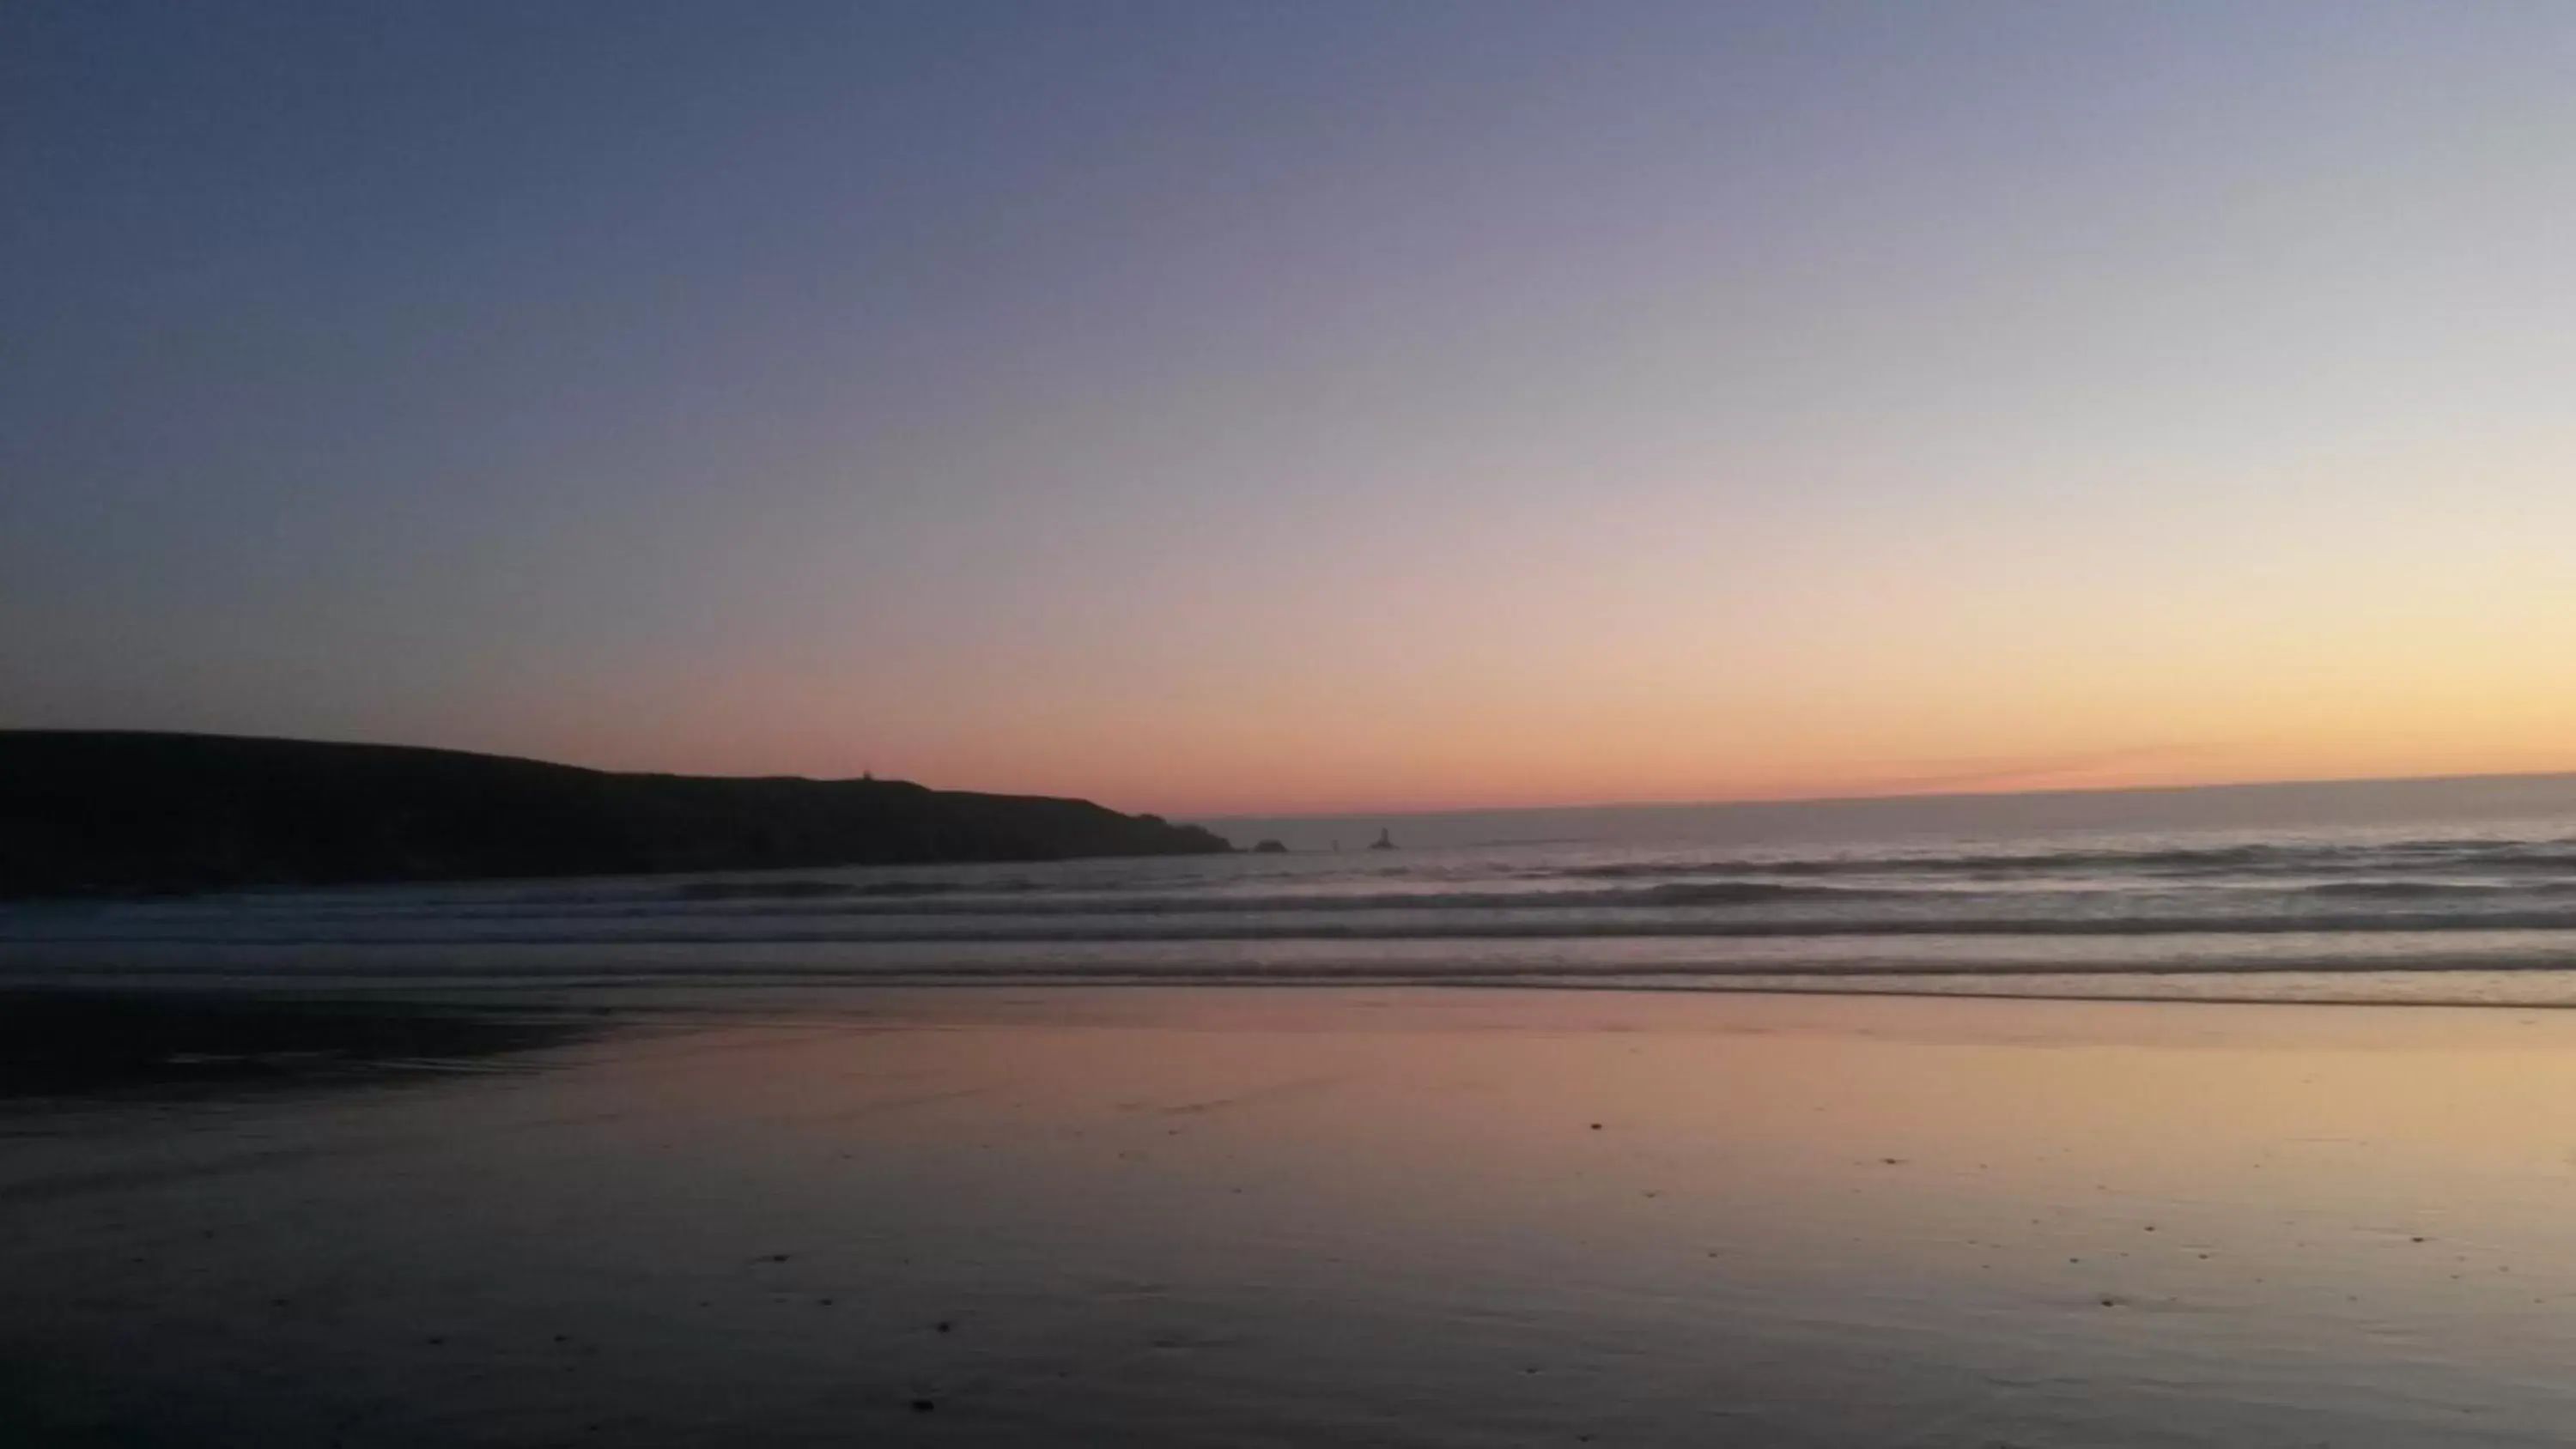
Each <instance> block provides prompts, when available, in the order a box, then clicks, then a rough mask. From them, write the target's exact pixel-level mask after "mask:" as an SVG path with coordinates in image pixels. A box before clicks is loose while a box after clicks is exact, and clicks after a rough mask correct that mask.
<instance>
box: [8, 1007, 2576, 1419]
mask: <svg viewBox="0 0 2576 1449" xmlns="http://www.w3.org/2000/svg"><path fill="white" fill-rule="evenodd" d="M692 1001H693V1004H691V1005H689V1006H686V1007H674V1006H672V1005H670V1004H669V1002H667V1001H658V1002H657V1001H655V1000H651V999H645V998H628V999H625V1000H623V1001H621V1002H619V1004H618V1009H619V1013H620V1014H619V1016H618V1017H617V1025H616V1027H615V1029H614V1030H612V1031H611V1032H610V1033H609V1034H607V1035H604V1036H598V1037H594V1038H591V1039H588V1040H585V1041H580V1042H576V1043H573V1044H569V1045H565V1044H554V1045H540V1046H538V1047H536V1048H535V1049H533V1050H528V1051H523V1052H518V1053H515V1054H511V1055H508V1056H505V1057H496V1058H489V1059H483V1060H482V1061H481V1062H480V1065H482V1066H484V1067H486V1068H490V1070H485V1071H481V1072H475V1073H448V1074H443V1075H441V1074H434V1073H421V1074H415V1075H413V1076H409V1077H406V1078H403V1079H401V1081H400V1082H399V1083H398V1084H394V1085H386V1084H384V1083H382V1082H381V1081H377V1080H373V1079H370V1080H369V1081H366V1082H360V1083H357V1084H341V1085H334V1086H329V1087H327V1088H326V1087H323V1086H314V1087H311V1088H309V1089H289V1090H283V1091H275V1092H267V1093H257V1094H249V1095H229V1096H214V1097H208V1096H204V1095H192V1096H187V1097H184V1098H171V1097H167V1096H154V1095H149V1094H147V1095H143V1096H139V1097H138V1096H134V1095H131V1094H128V1095H122V1096H116V1097H111V1098H98V1097H66V1096H54V1097H48V1098H28V1099H22V1100H21V1101H19V1102H18V1103H16V1104H15V1105H14V1106H11V1107H9V1108H8V1109H6V1111H5V1112H0V1132H5V1133H6V1134H7V1135H6V1141H7V1144H8V1145H7V1150H6V1152H5V1154H0V1283H5V1284H6V1285H7V1288H8V1297H9V1301H10V1302H11V1303H12V1304H13V1305H14V1306H15V1309H16V1311H15V1312H13V1313H12V1314H11V1315H9V1316H8V1318H7V1320H6V1322H5V1325H0V1397H5V1401H6V1402H7V1403H9V1404H10V1405H11V1406H12V1417H13V1419H14V1420H15V1421H16V1422H17V1423H19V1424H22V1425H29V1426H33V1428H32V1429H31V1430H30V1432H31V1433H33V1434H34V1435H35V1437H36V1441H37V1442H137V1441H142V1442H191V1443H202V1442H236V1443H284V1444H298V1443H314V1444H319V1443H325V1442H331V1441H334V1440H347V1441H350V1442H367V1443H378V1444H403V1443H421V1444H427V1443H454V1442H481V1443H511V1444H518V1443H528V1444H534V1443H563V1442H573V1441H579V1440H584V1439H596V1440H600V1441H603V1442H625V1443H685V1442H709V1441H713V1440H746V1441H747V1440H760V1441H767V1442H779V1441H787V1442H822V1441H827V1440H828V1441H831V1442H850V1441H853V1440H856V1441H859V1442H881V1441H888V1440H892V1441H898V1442H922V1443H936V1442H971V1443H1105V1442H1123V1443H1171V1444H1183V1443H1206V1442H1212V1441H1214V1442H1236V1443H1325V1442H1372V1443H1391V1444H1420V1445H1453V1444H1504V1443H1508V1444H1551V1443H1575V1442H1585V1441H1587V1440H1588V1442H1592V1443H1598V1444H1619V1443H1628V1444H1638V1443H1653V1444H1683V1443H1711V1442H1715V1443H1743V1444H1802V1443H1804V1444H1978V1445H1986V1444H1994V1443H2006V1444H2014V1445H2101V1444H2175V1445H2186V1444H2189V1445H2204V1444H2205V1445H2219V1444H2230V1445H2233V1444H2247V1443H2300V1444H2306V1443H2318V1442H2331V1443H2335V1444H2414V1445H2421V1444H2506V1443H2530V1444H2539V1443H2554V1442H2560V1441H2561V1439H2562V1437H2563V1433H2564V1426H2565V1425H2566V1424H2568V1423H2570V1422H2576V1388H2571V1387H2570V1386H2569V1385H2568V1384H2567V1383H2566V1382H2565V1380H2564V1378H2563V1367H2564V1365H2565V1364H2566V1363H2567V1362H2568V1361H2570V1357H2571V1354H2576V1226H2571V1225H2576V1128H2571V1127H2570V1125H2569V1124H2570V1122H2571V1121H2576V1118H2571V1117H2570V1115H2569V1110H2570V1108H2571V1107H2576V1018H2571V1017H2567V1016H2565V1015H2563V1014H2561V1013H2555V1012H2544V1013H2513V1012H2504V1011H2449V1010H2423V1011H2390V1010H2385V1009H2360V1008H2321V1007H2241V1006H2239V1007H2206V1006H2190V1005H2137V1004H2104V1003H2038V1002H2000V1001H1933V1000H1901V999H1880V1000H1872V999H1817V998H1770V997H1759V996H1738V997H1672V996H1651V995H1637V994H1629V993H1586V994H1568V993H1538V992H1481V993H1458V992H1421V991H1393V992H1390V991H1356V990H1353V991H1320V990H1319V991H1304V992H1291V993H1280V992H1267V991H1257V990H1243V989H1237V990H1230V991H1223V992H1191V991H1173V992H1165V991H1125V992H1105V991H1084V990H1068V989H1060V988H1059V989H1050V990H1047V991H1040V992H1011V991H955V990H948V991H935V992H912V993H900V992H885V991H872V992H854V993H846V994H837V995H835V994H824V993H815V992H810V991H808V992H802V993H791V994H786V995H780V996H772V997H763V996H758V995H749V994H747V995H743V996H739V997H735V998H732V999H730V1000H729V1001H728V1002H727V1003H726V1004H725V1005H724V1006H723V1007H722V1008H721V1009H715V1008H711V1007H710V1005H709V1004H708V1002H707V1001H706V999H705V998H704V997H702V996H701V997H695V998H692ZM513 1009H517V1008H513Z"/></svg>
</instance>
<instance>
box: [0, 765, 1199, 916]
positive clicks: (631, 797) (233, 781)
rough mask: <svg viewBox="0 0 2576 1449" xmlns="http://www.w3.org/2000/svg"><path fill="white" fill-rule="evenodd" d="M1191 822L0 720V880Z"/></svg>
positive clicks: (873, 846)
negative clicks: (9, 726) (1, 726)
mask: <svg viewBox="0 0 2576 1449" xmlns="http://www.w3.org/2000/svg"><path fill="white" fill-rule="evenodd" d="M1230 848H1231V847H1229V846H1228V845H1227V844H1226V842H1225V841H1224V840H1223V839H1222V838H1221V837H1219V836H1217V835H1215V834H1213V833H1211V832H1209V831H1206V830H1202V829H1199V828H1198V827H1196V826H1188V825H1173V824H1170V823H1169V822H1167V821H1164V820H1162V819H1161V818H1159V817H1157V816H1152V815H1121V814H1119V813H1118V812H1117V811H1114V810H1110V809H1107V808H1105V807H1102V806H1099V805H1094V804H1092V803H1091V802H1090V801H1087V800H1060V799H1052V798H1048V797H1045V796H1036V795H979V794H971V793H967V792H964V791H956V790H932V789H929V788H927V787H924V786H921V785H914V784H908V783H905V782H903V781H899V780H876V779H863V780H807V779H799V778H765V779H747V778H714V777H705V776H690V775H634V774H612V773H609V772H606V771H601V770H585V769H581V768H578V767H576V766H572V765H554V764H546V763H543V762H540V761H536V760H519V759H510V758H507V757H504V756H499V755H476V754H467V753H464V752H462V751H456V750H433V749H418V748H412V747H408V746H400V745H350V744H322V743H315V742H311V741H303V740H276V739H252V738H243V737H239V736H229V735H193V734H158V733H145V732H129V731H105V730H96V731H94V730H0V896H52V895H83V894H102V893H123V892H135V891H194V890H219V889H225V888H229V887H237V886H261V885H341V884H359V883H365V882H380V881H432V880H467V879H476V878H489V877H509V876H564V875H625V874H641V873H647V872H663V871H698V870H764V869H773V868H791V867H815V866H833V865H910V864H936V863H945V862H965V861H1038V860H1064V859H1071V858H1075V857H1080V856H1109V855H1195V854H1213V853H1217V852H1222V851H1225V850H1228V849H1230Z"/></svg>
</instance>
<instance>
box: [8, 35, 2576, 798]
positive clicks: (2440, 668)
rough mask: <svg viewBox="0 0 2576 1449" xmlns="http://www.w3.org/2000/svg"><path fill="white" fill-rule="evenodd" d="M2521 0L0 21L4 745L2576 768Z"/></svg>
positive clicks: (1629, 770)
mask: <svg viewBox="0 0 2576 1449" xmlns="http://www.w3.org/2000/svg"><path fill="white" fill-rule="evenodd" d="M2570 75H2576V6H2569V5H2564V4H2558V3H2554V0H2551V3H2531V4H2476V3H2439V4H2436V3H2425V4H2407V5H2384V4H2371V3H2361V0H2328V3H2313V4H2298V3H2287V0H2280V3H2256V4H2240V3H2229V4H2215V3H2213V4H2193V3H2158V4H2137V5H2126V6H2115V5H2075V6H2069V5H2062V4H2055V3H2034V4H2000V3H1993V4H1988V3H1955V4H1946V5H1941V4H1887V5H1867V4H1837V5H1810V4H1792V3H1780V4H1766V5H1725V4H1719V3H1713V0H1688V3H1671V4H1647V3H1638V4H1617V3H1601V4H1585V5H1567V4H1554V3H1545V4H1537V3H1533V4H1507V3H1485V0H1477V3H1466V4H1454V5H1444V4H1437V3H1429V0H1424V3H1408V4H1402V5H1387V4H1366V5H1339V4H1330V3H1322V0H1298V3H1295V4H1263V5H1244V4H1231V3H1223V0H1188V3H1178V4H1170V5H1158V4H1123V3H1112V0H1086V3H1079V4H1074V3H1064V4H1048V3H1025V4H1008V5H994V4H977V3H935V4H934V3H921V4H902V5H875V6H871V5H860V4H828V5H808V4H800V3H795V0H770V3H764V4H760V5H752V6H738V5H719V4H703V5H675V4H664V3H654V0H617V3H599V4H575V3H557V0H536V3H524V4H520V3H513V4H474V3H462V0H459V3H439V4H414V5H363V6H352V5H346V4H340V3H314V4H274V3H257V0H243V3H237V4H227V5H220V6H211V5H203V4H194V3H173V4H159V5H156V4H136V3H123V0H55V3H48V0H20V3H17V4H13V5H10V6H8V7H6V8H0V339H5V340H0V725H7V726H50V727H105V728H136V729H190V730H213V731H224V732H233V733H246V734H272V735H290V736H299V737H308V738H325V739H357V740H379V741H388V742H400V743H413V744H433V745H443V746H449V747H455V748H463V749H476V750H490V751H497V752H504V753H511V754H523V755H534V756H539V757H544V758H552V759H560V760H565V761H569V762H573V763H579V764H587V765H595V766H601V767H607V768H618V769H653V770H675V771H692V772H701V771H702V772H710V773H764V774H766V773H794V774H808V775H821V776H834V775H854V774H858V773H860V772H862V771H872V772H874V773H876V774H878V775H881V776H900V777H905V778H912V779H919V780H922V781H924V782H926V783H930V784H934V785H940V786H946V787H952V788H969V789H988V790H1010V791H1032V792H1043V793H1058V794H1077V795H1084V796H1088V797H1091V798H1095V799H1100V800H1103V801H1105V802H1108V803H1111V804H1114V805H1117V806H1120V807H1122V808H1127V809H1151V810H1158V811H1162V812H1164V813H1169V814H1184V815H1206V814H1219V813H1226V812H1285V811H1298V810H1316V811H1323V810H1348V809H1402V808H1433V807H1452V806H1479V805H1497V806H1522V805H1540V804H1552V803H1577V802H1602V801H1650V800H1708V799H1733V798H1784V797H1799V796H1814V795H1842V794H1875V793H1888V792H1906V791H1918V790H1992V789H2021V788H2037V787H2062V786H2083V785H2123V784H2171V783H2191V782H2202V781H2213V782H2214V781H2237V780H2254V779H2275V778H2342V777H2361V776H2400V775H2430V774H2456V773H2485V772H2504V771H2544V770H2569V769H2576V405H2571V400H2572V399H2576V266H2571V265H2570V263H2569V260H2568V259H2569V258H2571V257H2576V85H2570V84H2569V83H2568V78H2569V76H2570Z"/></svg>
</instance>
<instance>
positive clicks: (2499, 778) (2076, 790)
mask: <svg viewBox="0 0 2576 1449" xmlns="http://www.w3.org/2000/svg"><path fill="white" fill-rule="evenodd" d="M2513 780H2568V781H2576V769H2567V770H2488V771H2472V772H2470V773H2466V774H2455V775H2327V776H2292V777H2289V778H2286V779H2277V780H2209V781H2203V782H2200V783H2197V784H2181V785H2058V786H2049V787H2040V788H2033V789H2021V790H2013V789H2004V790H1911V791H1896V792H1891V793H1888V794H1880V795H1739V796H1735V797H1732V798H1721V799H1701V800H1599V801H1589V802H1585V803H1581V804H1562V805H1436V806H1427V807H1426V806H1404V807H1398V808H1395V809H1381V810H1370V809H1367V808H1359V809H1351V810H1288V811H1238V812H1234V813H1230V814H1222V815H1204V814H1201V815H1174V816H1172V817H1171V818H1172V819H1174V820H1178V821H1181V822H1182V823H1184V824H1200V823H1207V822H1214V821H1224V820H1347V819H1352V818H1355V817H1359V816H1385V817H1387V818H1390V819H1422V818H1425V817H1430V816H1460V815H1536V814H1547V813H1551V812H1565V813H1572V812H1575V811H1584V810H1713V809H1755V808H1760V807H1764V806H1784V805H1883V804H1893V803H1895V802H1897V801H1902V800H2003V799H2037V798H2044V797H2054V796H2066V795H2183V794H2199V793H2204V792H2210V791H2220V790H2282V789H2318V788H2326V787H2331V786H2339V785H2465V784H2473V783H2478V782H2485V781H2494V782H2505V781H2513Z"/></svg>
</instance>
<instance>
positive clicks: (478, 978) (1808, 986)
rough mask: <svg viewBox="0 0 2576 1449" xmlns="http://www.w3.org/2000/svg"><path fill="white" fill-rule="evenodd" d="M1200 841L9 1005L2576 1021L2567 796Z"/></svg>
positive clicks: (46, 911) (3, 956)
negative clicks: (1429, 1006) (1890, 1013)
mask: <svg viewBox="0 0 2576 1449" xmlns="http://www.w3.org/2000/svg"><path fill="white" fill-rule="evenodd" d="M1199 823H1204V824H1207V825H1209V826H1210V827H1211V828H1213V829H1216V830H1217V831H1219V832H1220V833H1222V834H1224V835H1225V836H1226V837H1227V838H1228V839H1230V840H1231V841H1233V842H1234V843H1235V844H1236V845H1238V846H1240V847H1244V848H1245V849H1244V850H1243V852H1242V853H1238V854H1233V855H1225V856H1202V857H1176V858H1156V859H1122V860H1085V861H1067V862H1055V863H1045V864H1021V865H975V866H937V867H903V868H884V867H876V868H863V869H801V870H789V871H775V872H756V873H746V872H736V873H724V874H707V875H689V876H650V877H645V876H629V877H610V878H581V879H559V880H520V881H501V882H478V883H469V884H438V885H407V886H392V887H366V888H334V889H311V890H305V889H289V890H260V891H247V892H240V893H233V894H222V895H209V896H195V897H184V898H159V899H131V900H113V901H84V902H50V903H16V904H11V905H7V906H0V979H6V980H10V981H16V982H28V981H38V982H45V981H53V982H59V981H64V980H80V981H97V982H128V981H154V982H164V983H173V982H175V983H194V984H200V985H205V986H209V987H215V986H225V985H272V986H273V985H277V984H281V983H282V984H289V985H309V986H322V985H326V984H327V985H330V986H333V987H340V988H366V987H373V986H387V987H403V986H420V985H423V984H431V983H435V984H441V985H451V986H471V987H475V988H478V989H490V988H512V987H546V988H563V987H571V986H576V985H630V986H638V985H640V986H650V987H657V988H673V989H686V988H697V987H705V988H721V987H728V986H737V987H738V986H743V985H750V984H758V985H763V986H775V987H797V986H806V985H844V986H851V985H872V984H888V985H892V984H901V985H911V986H946V985H974V984H985V985H992V984H1011V983H1092V984H1100V985H1137V984H1171V985H1178V984H1190V985H1202V986H1242V985H1269V986H1313V985H1348V986H1402V987H1458V988H1473V987H1543V988H1556V989H1607V988H1620V989H1631V990H1656V991H1770V992H1786V991H1794V992H1828V991H1830V992H1873V993H1907V994H1984V995H2009V996H2036V997H2061V996H2062V997H2113V998H2138V999H2150V1000H2211V1001H2300V1002H2365V1003H2418V1004H2447V1005H2515V1006H2568V1005H2576V775H2566V776H2538V777H2534V776H2521V777H2489V778H2476V779H2450V780H2413V781H2379V782H2345V783H2328V784H2293V785H2262V786H2234V787H2219V788H2200V789H2172V790H2129V791H2077V792H2061V793H2046V794H2023V795H1986V796H1938V797H1911V798H1903V799H1885V800H1834V801H1809V802H1798V803H1761V804H1725V805H1653V806H1619V807H1599V808H1583V809H1550V810H1497V811H1465V812H1449V813H1440V814H1416V815H1345V816H1298V817H1282V818H1275V819H1248V818H1236V819H1216V820H1207V821H1202V822H1199ZM1381 835H1383V837H1384V838H1385V839H1386V841H1387V842H1388V845H1387V847H1386V848H1373V845H1374V842H1376V841H1377V840H1379V839H1380V837H1381ZM1265 841H1270V842H1276V843H1277V846H1278V847H1280V848H1279V849H1276V850H1265V851H1262V852H1259V853H1255V852H1253V851H1252V850H1251V849H1250V848H1251V847H1253V846H1256V845H1259V844H1261V843H1262V842H1265Z"/></svg>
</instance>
